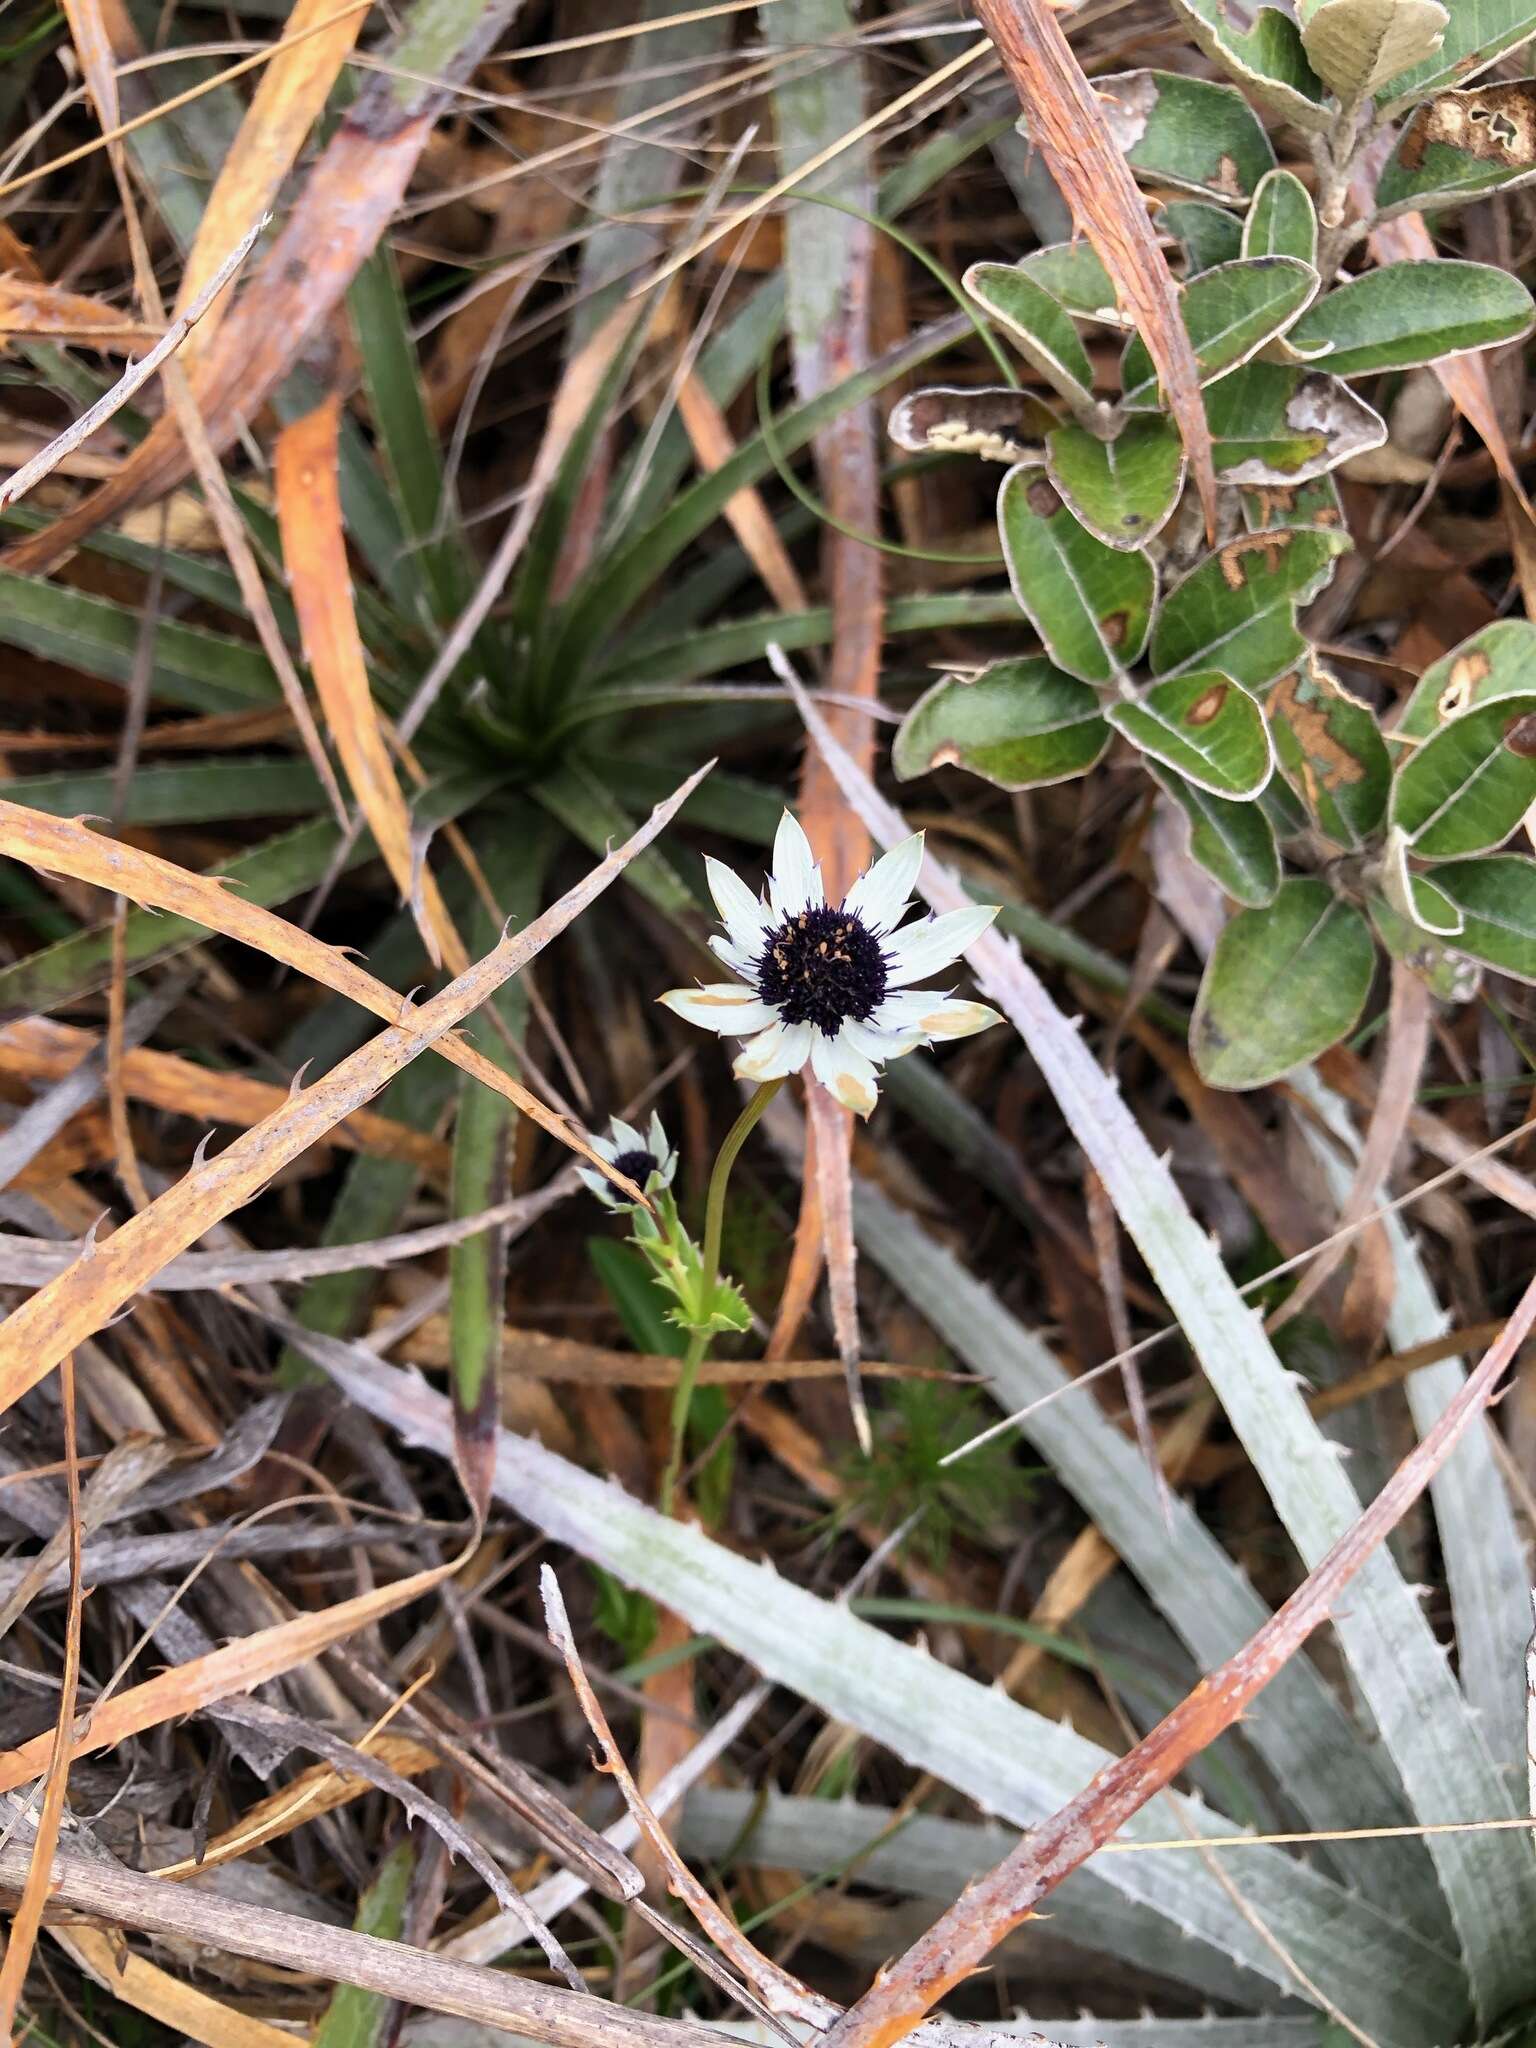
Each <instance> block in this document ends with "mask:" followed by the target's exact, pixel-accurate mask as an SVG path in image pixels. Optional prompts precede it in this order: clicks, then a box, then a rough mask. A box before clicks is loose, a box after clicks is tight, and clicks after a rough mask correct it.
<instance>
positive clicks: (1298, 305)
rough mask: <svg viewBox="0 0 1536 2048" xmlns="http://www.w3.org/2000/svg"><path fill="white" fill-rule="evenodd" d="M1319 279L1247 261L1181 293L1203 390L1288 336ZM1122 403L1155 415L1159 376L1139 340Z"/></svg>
mask: <svg viewBox="0 0 1536 2048" xmlns="http://www.w3.org/2000/svg"><path fill="white" fill-rule="evenodd" d="M1317 285H1318V277H1317V272H1316V271H1315V270H1314V269H1313V268H1312V266H1311V264H1310V263H1298V262H1297V261H1296V259H1295V258H1294V257H1292V256H1256V257H1254V258H1253V259H1252V261H1249V260H1247V259H1246V258H1240V259H1239V260H1238V261H1237V262H1236V263H1218V264H1217V265H1216V267H1215V269H1214V270H1202V271H1201V273H1200V275H1199V276H1198V277H1192V278H1191V279H1190V280H1189V282H1188V283H1187V284H1186V285H1185V286H1184V287H1183V289H1182V290H1181V291H1180V293H1179V310H1180V312H1181V313H1182V314H1183V317H1184V327H1185V331H1186V332H1187V333H1188V335H1189V341H1190V346H1191V348H1193V350H1194V352H1195V362H1196V365H1197V367H1198V368H1199V371H1200V381H1201V383H1202V384H1209V383H1212V382H1213V381H1214V380H1215V379H1216V378H1218V377H1223V376H1226V375H1227V374H1228V373H1229V372H1230V371H1232V370H1235V369H1236V368H1237V367H1238V365H1239V364H1240V363H1245V362H1246V361H1247V360H1248V358H1249V357H1250V356H1251V355H1255V354H1257V352H1258V351H1259V350H1260V349H1261V348H1263V346H1264V344H1265V343H1266V342H1267V341H1271V340H1273V339H1274V337H1275V336H1276V335H1277V334H1281V333H1283V332H1284V331H1285V330H1286V328H1288V327H1289V326H1290V325H1291V323H1292V322H1293V321H1294V320H1295V319H1296V317H1297V315H1298V314H1300V313H1302V312H1303V310H1304V309H1305V307H1306V306H1307V305H1308V304H1309V303H1310V301H1311V300H1312V299H1313V298H1314V296H1315V295H1316V292H1317ZM1120 403H1121V405H1122V406H1124V408H1125V410H1126V411H1127V412H1155V411H1156V410H1157V409H1158V406H1159V403H1160V400H1159V397H1158V385H1157V372H1156V370H1155V369H1154V368H1153V365H1152V358H1151V356H1150V355H1149V354H1148V353H1147V345H1146V343H1145V342H1144V341H1143V340H1142V338H1141V336H1140V335H1139V334H1133V335H1132V336H1131V338H1130V340H1129V341H1128V342H1127V343H1126V345H1125V354H1124V356H1123V357H1122V359H1121V363H1120Z"/></svg>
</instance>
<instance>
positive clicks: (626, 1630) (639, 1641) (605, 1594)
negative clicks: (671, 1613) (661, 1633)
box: [587, 1564, 656, 1664]
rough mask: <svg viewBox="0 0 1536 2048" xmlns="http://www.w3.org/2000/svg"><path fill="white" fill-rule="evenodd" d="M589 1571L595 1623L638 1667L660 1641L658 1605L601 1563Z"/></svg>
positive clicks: (626, 1660) (589, 1566) (593, 1565)
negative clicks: (652, 1646)
mask: <svg viewBox="0 0 1536 2048" xmlns="http://www.w3.org/2000/svg"><path fill="white" fill-rule="evenodd" d="M587 1570H588V1571H589V1572H590V1573H591V1574H592V1592H593V1598H592V1620H593V1622H594V1624H595V1625H596V1626H597V1627H598V1628H599V1629H601V1631H602V1632H603V1634H604V1635H605V1636H606V1637H607V1638H608V1640H609V1642H610V1643H612V1644H613V1646H614V1648H615V1649H616V1650H617V1651H618V1653H619V1655H620V1656H621V1657H622V1658H623V1659H624V1662H625V1663H626V1664H638V1663H639V1662H640V1659H641V1658H642V1657H643V1656H644V1655H645V1653H646V1652H647V1650H649V1649H650V1647H651V1644H652V1643H653V1642H654V1641H655V1640H656V1602H655V1601H654V1600H653V1599H652V1598H651V1596H650V1595H649V1594H648V1593H640V1592H637V1591H636V1590H635V1589H634V1588H633V1587H631V1586H626V1585H625V1583H624V1581H623V1580H622V1579H620V1578H616V1577H615V1576H614V1574H613V1573H612V1572H607V1571H604V1570H603V1567H602V1566H601V1565H600V1564H589V1565H588V1566H587Z"/></svg>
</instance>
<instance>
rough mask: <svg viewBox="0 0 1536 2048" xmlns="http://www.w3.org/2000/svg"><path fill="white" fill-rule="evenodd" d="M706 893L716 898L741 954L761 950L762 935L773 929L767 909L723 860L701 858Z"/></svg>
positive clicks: (716, 904) (719, 909) (724, 920)
mask: <svg viewBox="0 0 1536 2048" xmlns="http://www.w3.org/2000/svg"><path fill="white" fill-rule="evenodd" d="M704 872H705V874H706V875H707V876H708V877H709V893H710V895H711V896H713V897H714V899H715V908H716V910H718V911H719V913H720V921H721V923H722V924H723V925H724V926H725V929H726V931H727V932H728V933H729V934H730V939H731V944H732V945H733V946H736V947H737V948H738V949H739V950H740V951H742V952H744V953H752V952H759V953H760V952H761V951H762V949H763V948H762V941H763V937H764V934H765V933H767V932H768V931H770V930H771V929H772V926H771V924H770V922H769V917H768V912H767V911H766V910H765V909H764V908H763V906H762V904H761V903H760V902H759V901H758V899H757V898H756V897H755V896H754V895H753V894H752V891H751V890H750V889H749V888H748V887H747V885H746V883H745V882H744V881H743V880H742V879H741V877H740V875H738V874H736V873H735V872H734V871H733V870H732V869H730V868H728V867H727V866H726V864H725V862H724V861H723V860H715V859H713V858H711V856H709V855H708V854H706V855H705V857H704Z"/></svg>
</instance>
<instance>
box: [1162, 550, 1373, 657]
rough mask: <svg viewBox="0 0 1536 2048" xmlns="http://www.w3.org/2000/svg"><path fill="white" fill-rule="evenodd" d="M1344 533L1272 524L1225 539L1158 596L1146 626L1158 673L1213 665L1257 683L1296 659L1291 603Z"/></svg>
mask: <svg viewBox="0 0 1536 2048" xmlns="http://www.w3.org/2000/svg"><path fill="white" fill-rule="evenodd" d="M1349 545H1350V541H1349V536H1348V535H1347V534H1344V533H1338V532H1330V531H1327V530H1325V529H1323V528H1319V527H1290V528H1279V529H1276V530H1275V531H1273V532H1266V533H1259V534H1251V535H1248V536H1246V537H1245V538H1243V539H1239V540H1233V541H1228V542H1226V543H1225V545H1224V546H1222V547H1219V548H1217V550H1216V551H1215V553H1214V554H1210V555H1207V556H1206V558H1205V560H1204V561H1203V562H1200V563H1198V564H1197V565H1196V566H1195V568H1193V569H1192V570H1191V571H1190V573H1189V574H1188V575H1187V576H1186V577H1185V578H1184V580H1183V582H1182V583H1179V584H1176V585H1175V586H1174V588H1173V589H1172V590H1170V591H1169V592H1168V594H1167V595H1166V596H1165V597H1164V599H1163V601H1162V604H1161V605H1160V606H1159V608H1158V614H1157V624H1156V626H1155V628H1154V630H1153V634H1152V667H1153V670H1154V672H1155V673H1156V674H1158V675H1169V674H1180V673H1183V672H1185V671H1187V670H1189V669H1196V668H1219V669H1220V670H1221V671H1222V673H1223V674H1225V675H1229V676H1232V677H1233V678H1234V679H1235V680H1236V681H1238V682H1240V683H1242V684H1244V685H1245V686H1246V687H1247V688H1248V689H1250V690H1254V691H1258V690H1262V689H1263V688H1264V687H1265V686H1266V685H1267V684H1269V683H1272V682H1273V681H1274V680H1275V678H1276V676H1280V675H1284V673H1285V672H1286V670H1287V669H1289V668H1293V667H1294V666H1295V665H1296V663H1297V662H1298V661H1299V660H1300V659H1301V656H1302V654H1303V652H1304V651H1305V648H1306V642H1305V640H1304V639H1303V638H1302V636H1301V634H1300V633H1299V632H1298V631H1297V628H1296V607H1297V606H1298V605H1303V604H1310V603H1311V601H1312V599H1313V598H1314V597H1316V596H1317V594H1318V592H1319V591H1320V590H1322V588H1323V587H1324V585H1325V584H1326V583H1327V582H1328V579H1329V578H1330V576H1331V575H1332V574H1333V566H1334V563H1335V562H1336V561H1337V559H1338V557H1339V556H1340V555H1341V554H1343V553H1344V551H1345V550H1346V549H1347V548H1348V547H1349Z"/></svg>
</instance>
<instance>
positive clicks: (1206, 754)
mask: <svg viewBox="0 0 1536 2048" xmlns="http://www.w3.org/2000/svg"><path fill="white" fill-rule="evenodd" d="M1104 715H1105V717H1106V718H1107V719H1108V720H1109V722H1110V724H1111V725H1112V726H1113V727H1114V728H1115V730H1116V732H1118V733H1123V734H1124V736H1125V737H1126V739H1128V740H1129V741H1130V742H1131V744H1132V746H1134V747H1137V748H1139V749H1140V751H1141V752H1142V753H1144V754H1147V755H1149V756H1150V757H1151V758H1152V759H1153V760H1154V761H1160V762H1161V763H1162V764H1163V765H1164V766H1165V767H1168V768H1171V769H1173V771H1174V773H1175V774H1176V775H1179V776H1182V778H1183V779H1184V781H1186V782H1189V783H1192V784H1194V786H1195V787H1196V788H1197V789H1207V790H1209V791H1210V792H1211V794H1212V795H1213V796H1224V797H1232V798H1235V799H1238V800H1239V801H1241V800H1243V799H1248V798H1252V797H1256V796H1257V795H1258V793H1259V791H1260V790H1261V789H1262V788H1263V787H1264V785H1265V783H1266V782H1268V780H1269V777H1270V772H1271V770H1272V769H1273V768H1274V765H1275V757H1274V751H1273V749H1272V747H1271V746H1270V739H1269V727H1268V726H1267V725H1266V724H1265V722H1264V713H1263V712H1262V711H1261V710H1260V709H1259V706H1258V704H1257V702H1256V701H1255V700H1254V698H1252V697H1250V696H1249V694H1248V692H1247V691H1246V690H1245V689H1244V688H1243V687H1242V685H1241V684H1240V683H1234V682H1233V680H1232V678H1231V677H1230V676H1224V675H1221V674H1219V673H1218V672H1216V671H1215V670H1206V671H1205V672H1203V673H1201V674H1196V675H1187V676H1176V677H1175V678H1174V679H1173V680H1172V681H1171V682H1166V683H1154V684H1153V685H1152V686H1151V688H1150V689H1148V690H1145V691H1143V692H1142V694H1141V695H1140V696H1139V697H1136V698H1134V699H1130V700H1127V701H1126V702H1123V703H1117V704H1111V705H1109V706H1108V708H1107V709H1106V711H1105V714H1104Z"/></svg>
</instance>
